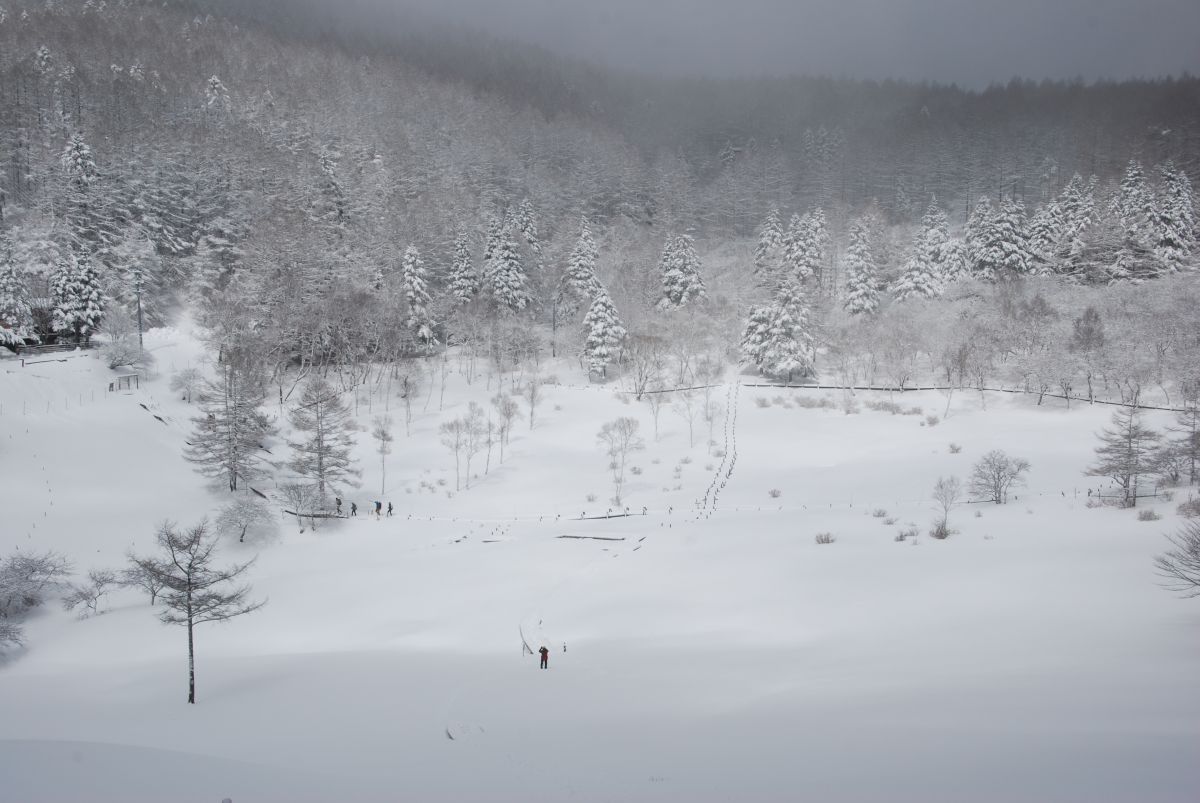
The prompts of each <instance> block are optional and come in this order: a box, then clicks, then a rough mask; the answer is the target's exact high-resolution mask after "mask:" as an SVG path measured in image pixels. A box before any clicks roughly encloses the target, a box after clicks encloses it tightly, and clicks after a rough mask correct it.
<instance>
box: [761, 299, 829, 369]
mask: <svg viewBox="0 0 1200 803" xmlns="http://www.w3.org/2000/svg"><path fill="white" fill-rule="evenodd" d="M811 327H812V324H811V323H810V321H809V313H808V305H807V303H806V301H805V298H804V291H803V290H801V288H800V286H799V284H797V283H795V282H787V283H785V284H784V285H783V286H782V287H781V288H780V289H779V292H778V294H776V296H775V300H774V301H773V302H772V304H771V310H770V322H769V324H768V326H767V333H766V339H765V340H764V342H763V344H762V352H761V360H760V362H759V366H758V367H759V370H760V371H761V372H762V373H763V374H765V375H766V376H771V377H776V378H782V379H784V380H785V381H787V382H791V381H792V378H793V377H797V376H798V377H807V376H812V375H813V373H814V372H815V366H816V349H815V347H814V338H813V332H812V328H811Z"/></svg>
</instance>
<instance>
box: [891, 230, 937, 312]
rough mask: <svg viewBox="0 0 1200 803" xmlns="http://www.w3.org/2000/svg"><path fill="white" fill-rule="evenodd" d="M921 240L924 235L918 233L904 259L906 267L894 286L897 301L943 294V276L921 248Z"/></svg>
mask: <svg viewBox="0 0 1200 803" xmlns="http://www.w3.org/2000/svg"><path fill="white" fill-rule="evenodd" d="M921 241H922V237H921V235H920V234H918V235H917V236H916V238H915V239H914V241H913V248H912V251H911V252H910V253H909V255H908V259H906V260H904V268H903V269H902V270H901V272H900V276H899V278H898V279H896V283H895V284H894V285H893V286H892V293H893V295H895V296H896V300H897V301H907V300H908V299H910V298H937V297H938V296H940V295H941V294H942V290H943V287H942V277H941V275H940V272H939V270H938V266H937V265H936V264H935V263H932V262H930V261H929V260H928V259H927V254H925V253H924V252H923V250H922V248H921V245H922V242H921Z"/></svg>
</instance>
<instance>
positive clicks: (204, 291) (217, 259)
mask: <svg viewBox="0 0 1200 803" xmlns="http://www.w3.org/2000/svg"><path fill="white" fill-rule="evenodd" d="M244 236H245V229H244V226H243V225H242V224H241V223H240V222H237V221H235V220H234V219H232V218H230V217H226V216H224V215H222V216H219V217H216V218H213V219H212V220H210V221H208V222H207V223H205V224H204V228H203V229H202V231H201V234H200V242H199V243H198V244H197V246H196V256H195V259H196V289H197V290H198V291H199V293H200V295H201V297H202V298H208V297H210V296H212V294H213V293H219V292H221V291H222V290H224V289H225V288H226V287H227V286H228V285H229V280H230V278H231V277H232V276H233V274H234V273H236V272H237V271H238V270H240V269H241V267H242V262H243V261H244V260H245V258H246V252H245V251H244V250H243V249H242V247H241V242H242V239H243V237H244Z"/></svg>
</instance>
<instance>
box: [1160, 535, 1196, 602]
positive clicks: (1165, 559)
mask: <svg viewBox="0 0 1200 803" xmlns="http://www.w3.org/2000/svg"><path fill="white" fill-rule="evenodd" d="M1167 540H1169V541H1170V542H1171V546H1172V547H1173V548H1172V549H1170V550H1168V551H1166V552H1164V553H1163V554H1161V555H1159V556H1158V557H1157V558H1155V559H1154V566H1155V568H1157V569H1158V575H1159V577H1161V578H1162V579H1163V585H1164V586H1165V587H1166V588H1168V589H1170V590H1171V591H1176V592H1178V593H1180V594H1183V595H1184V596H1185V597H1200V521H1188V522H1185V523H1184V525H1183V529H1181V530H1180V531H1179V532H1177V533H1175V534H1174V535H1168V536H1167Z"/></svg>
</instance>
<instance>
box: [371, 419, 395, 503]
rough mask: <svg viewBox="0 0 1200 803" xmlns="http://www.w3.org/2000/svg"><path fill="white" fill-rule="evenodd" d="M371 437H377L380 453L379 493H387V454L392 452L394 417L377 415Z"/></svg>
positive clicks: (376, 447)
mask: <svg viewBox="0 0 1200 803" xmlns="http://www.w3.org/2000/svg"><path fill="white" fill-rule="evenodd" d="M371 437H372V438H374V439H375V451H376V452H378V453H379V493H380V495H381V496H382V495H383V494H386V493H387V456H388V455H389V454H391V453H392V441H393V440H395V438H394V437H393V436H392V417H391V416H389V415H384V416H377V417H376V418H375V422H374V425H373V426H372V428H371Z"/></svg>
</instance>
